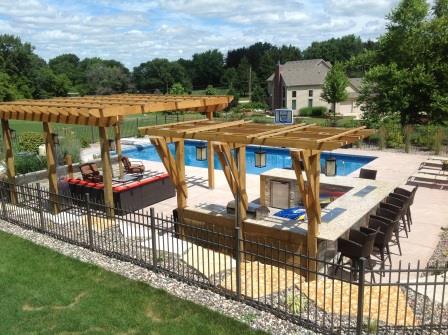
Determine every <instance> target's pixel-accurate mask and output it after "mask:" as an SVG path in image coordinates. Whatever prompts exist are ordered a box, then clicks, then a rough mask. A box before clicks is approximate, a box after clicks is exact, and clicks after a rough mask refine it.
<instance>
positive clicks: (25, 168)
mask: <svg viewBox="0 0 448 335" xmlns="http://www.w3.org/2000/svg"><path fill="white" fill-rule="evenodd" d="M14 165H15V167H16V172H17V173H18V174H25V173H29V172H34V171H40V170H43V169H45V168H46V167H47V162H46V160H45V158H42V157H40V156H39V155H37V154H35V153H29V152H22V153H18V154H17V155H16V156H15V159H14Z"/></svg>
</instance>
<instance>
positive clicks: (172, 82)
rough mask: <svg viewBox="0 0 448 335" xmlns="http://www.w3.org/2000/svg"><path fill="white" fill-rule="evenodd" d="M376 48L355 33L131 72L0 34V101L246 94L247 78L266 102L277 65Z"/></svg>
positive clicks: (339, 58)
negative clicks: (45, 53) (43, 52)
mask: <svg viewBox="0 0 448 335" xmlns="http://www.w3.org/2000/svg"><path fill="white" fill-rule="evenodd" d="M374 44H375V43H374V42H371V41H368V42H363V41H362V40H361V39H360V38H359V37H356V36H354V35H348V36H344V37H341V38H333V39H330V40H327V41H322V42H313V43H312V44H311V45H310V46H309V47H308V48H307V49H305V50H303V51H301V50H300V49H299V48H298V47H295V46H292V45H289V46H286V45H284V46H280V47H278V46H275V45H272V44H270V43H261V42H259V43H255V44H253V45H251V46H248V47H242V48H238V49H235V50H230V51H228V52H227V54H226V55H224V54H223V53H222V52H220V51H218V50H216V49H215V50H208V51H205V52H202V53H196V54H194V55H193V56H192V58H191V59H182V58H181V59H178V60H175V61H170V60H168V59H164V58H155V59H152V60H149V61H147V62H144V63H141V64H140V65H138V66H136V67H134V68H133V69H132V71H130V70H129V69H128V68H126V67H125V66H124V65H123V64H122V63H120V62H119V61H116V60H104V59H101V58H97V57H94V58H85V59H82V60H81V59H80V58H79V57H78V56H76V55H75V54H62V55H60V56H57V57H55V58H52V59H50V60H49V61H48V62H46V61H45V60H44V59H42V58H41V57H39V56H38V55H37V54H36V53H35V51H34V48H33V46H32V45H31V44H30V43H27V42H22V41H21V39H20V38H19V37H17V36H11V35H0V100H1V101H7V100H15V99H23V98H35V99H41V98H50V97H54V96H66V95H67V94H69V93H70V92H76V93H79V94H80V95H87V94H100V95H101V94H112V93H121V92H142V93H148V92H151V93H153V92H160V93H167V92H174V93H179V92H180V93H189V92H191V91H192V90H193V89H206V88H207V87H209V89H208V90H206V92H207V93H210V94H213V93H214V90H213V89H210V87H211V86H213V87H225V88H227V89H229V91H230V94H234V95H242V96H246V95H248V93H249V92H248V90H249V80H251V86H252V98H253V100H254V101H265V97H266V79H267V78H268V77H269V76H270V75H271V73H272V72H273V71H274V69H275V66H276V64H277V63H285V62H287V61H292V60H300V59H311V58H323V59H326V60H329V61H331V62H345V61H347V60H348V59H350V58H351V57H353V56H355V55H357V54H359V53H361V52H362V51H363V50H365V49H366V48H367V49H370V48H372V46H373V45H374ZM249 73H250V75H249Z"/></svg>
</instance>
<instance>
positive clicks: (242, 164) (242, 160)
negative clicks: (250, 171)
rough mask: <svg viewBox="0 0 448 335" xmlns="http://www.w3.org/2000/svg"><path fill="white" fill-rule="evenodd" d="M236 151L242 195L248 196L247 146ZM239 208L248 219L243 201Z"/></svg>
mask: <svg viewBox="0 0 448 335" xmlns="http://www.w3.org/2000/svg"><path fill="white" fill-rule="evenodd" d="M235 151H238V174H239V185H240V190H241V194H246V146H245V145H242V146H241V147H239V148H238V149H237V148H235ZM247 205H248V204H247ZM239 206H240V212H241V213H244V218H246V215H247V207H245V206H244V205H243V203H242V202H241V201H240V203H239Z"/></svg>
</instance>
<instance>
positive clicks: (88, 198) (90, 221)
mask: <svg viewBox="0 0 448 335" xmlns="http://www.w3.org/2000/svg"><path fill="white" fill-rule="evenodd" d="M86 210H87V227H88V230H89V248H90V250H93V249H94V248H93V230H92V213H91V208H90V194H88V193H87V194H86Z"/></svg>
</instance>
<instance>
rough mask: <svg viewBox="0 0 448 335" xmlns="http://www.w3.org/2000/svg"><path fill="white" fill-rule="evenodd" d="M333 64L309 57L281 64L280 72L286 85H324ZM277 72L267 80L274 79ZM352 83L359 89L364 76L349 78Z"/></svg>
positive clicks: (356, 89) (354, 87) (355, 88)
mask: <svg viewBox="0 0 448 335" xmlns="http://www.w3.org/2000/svg"><path fill="white" fill-rule="evenodd" d="M330 69H331V64H330V63H329V62H326V61H325V60H323V59H307V60H299V61H292V62H286V63H285V64H283V65H280V73H281V75H282V79H283V82H284V83H285V85H286V86H310V85H323V83H324V81H325V77H326V76H327V73H328V72H329V71H330ZM274 76H275V72H274V73H273V74H271V76H270V77H269V78H268V79H267V80H266V81H273V80H274ZM349 81H350V85H351V86H352V87H353V89H354V90H355V91H359V89H360V87H361V81H362V78H349Z"/></svg>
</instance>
